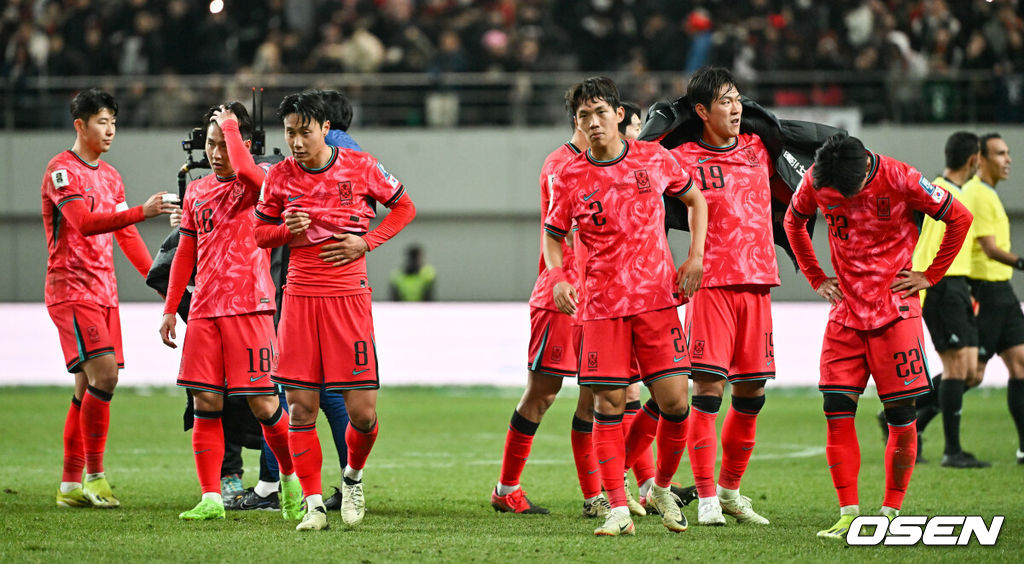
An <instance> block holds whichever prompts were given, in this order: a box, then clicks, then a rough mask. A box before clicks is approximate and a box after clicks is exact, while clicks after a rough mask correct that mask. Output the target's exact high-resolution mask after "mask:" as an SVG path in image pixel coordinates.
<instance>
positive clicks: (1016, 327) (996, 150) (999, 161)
mask: <svg viewBox="0 0 1024 564" xmlns="http://www.w3.org/2000/svg"><path fill="white" fill-rule="evenodd" d="M980 145H981V163H980V166H979V168H978V175H977V176H975V177H974V178H972V179H971V180H970V181H968V182H967V184H965V185H964V188H963V201H964V204H966V205H967V207H968V208H969V209H970V210H971V212H972V213H974V225H973V226H972V228H971V229H972V232H971V234H970V235H969V236H968V239H967V240H968V241H971V243H970V245H971V274H970V279H971V287H972V289H973V292H974V299H975V300H977V301H978V338H979V348H978V376H979V378H983V377H984V375H985V365H986V364H987V363H988V361H989V359H991V358H992V356H993V355H996V354H998V355H999V356H1000V357H1001V358H1002V359H1003V362H1004V363H1006V368H1007V369H1008V370H1009V372H1010V381H1009V383H1008V385H1007V392H1006V393H1007V404H1008V405H1009V408H1010V415H1011V416H1012V417H1013V422H1014V423H1015V424H1016V425H1017V440H1018V445H1017V463H1018V464H1024V313H1021V309H1020V300H1018V299H1017V296H1016V295H1015V294H1014V293H1013V287H1012V286H1011V285H1010V277H1011V276H1012V275H1013V269H1014V268H1017V269H1019V270H1024V259H1021V257H1020V256H1018V255H1016V254H1014V253H1011V252H1010V221H1009V219H1008V218H1007V217H1006V210H1005V209H1004V208H1003V203H1002V202H1001V201H1000V200H999V194H997V193H996V185H997V184H998V183H999V182H1000V181H1002V180H1006V179H1007V178H1009V177H1010V148H1009V147H1007V146H1006V142H1005V141H1003V139H1002V137H1000V136H999V134H998V133H989V134H987V135H983V136H982V137H981V140H980ZM964 244H965V245H967V243H964Z"/></svg>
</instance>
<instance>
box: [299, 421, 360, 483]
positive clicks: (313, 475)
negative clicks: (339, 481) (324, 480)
mask: <svg viewBox="0 0 1024 564" xmlns="http://www.w3.org/2000/svg"><path fill="white" fill-rule="evenodd" d="M350 426H351V425H350ZM346 438H347V432H346ZM346 442H347V441H346ZM351 448H352V447H349V449H350V450H349V457H350V458H349V460H350V461H351V460H352V459H351V456H352V454H351V452H352V451H351ZM288 450H290V451H291V456H292V465H293V466H294V469H295V474H296V475H298V477H299V484H300V485H301V486H302V495H304V496H307V497H308V496H311V495H322V494H323V485H322V484H321V483H320V467H321V466H323V462H324V456H323V452H322V451H321V450H320V437H318V436H317V434H316V423H313V424H311V425H295V424H289V425H288Z"/></svg>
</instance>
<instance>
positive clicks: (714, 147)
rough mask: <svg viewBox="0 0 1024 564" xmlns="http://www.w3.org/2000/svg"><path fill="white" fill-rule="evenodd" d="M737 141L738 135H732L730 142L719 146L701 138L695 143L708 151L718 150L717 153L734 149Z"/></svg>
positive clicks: (738, 139)
mask: <svg viewBox="0 0 1024 564" xmlns="http://www.w3.org/2000/svg"><path fill="white" fill-rule="evenodd" d="M739 142H740V138H739V137H734V138H733V140H732V143H729V144H728V145H723V146H721V147H719V146H717V145H711V144H709V143H705V142H704V139H703V138H701V139H698V140H697V144H698V145H700V146H701V147H703V148H705V149H707V150H709V151H716V152H719V153H725V152H727V151H731V150H733V149H735V148H736V145H738V144H739Z"/></svg>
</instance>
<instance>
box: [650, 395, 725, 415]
mask: <svg viewBox="0 0 1024 564" xmlns="http://www.w3.org/2000/svg"><path fill="white" fill-rule="evenodd" d="M691 403H692V404H693V408H694V409H696V410H699V411H703V412H704V413H718V410H719V409H722V398H721V396H709V395H699V396H693V400H692V401H691ZM658 407H660V408H661V410H662V411H664V410H665V406H663V405H661V404H660V403H659V404H658Z"/></svg>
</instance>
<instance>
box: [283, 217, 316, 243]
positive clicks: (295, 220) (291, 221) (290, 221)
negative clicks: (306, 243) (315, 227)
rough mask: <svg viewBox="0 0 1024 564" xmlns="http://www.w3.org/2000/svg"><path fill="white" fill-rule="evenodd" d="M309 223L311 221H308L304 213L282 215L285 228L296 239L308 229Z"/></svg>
mask: <svg viewBox="0 0 1024 564" xmlns="http://www.w3.org/2000/svg"><path fill="white" fill-rule="evenodd" d="M310 223H312V221H311V220H310V219H309V214H308V213H306V212H304V211H296V212H286V213H285V214H284V224H285V226H286V227H288V231H289V232H291V234H292V235H295V236H296V237H297V236H299V235H302V234H303V233H305V232H306V230H307V229H309V225H310Z"/></svg>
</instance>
